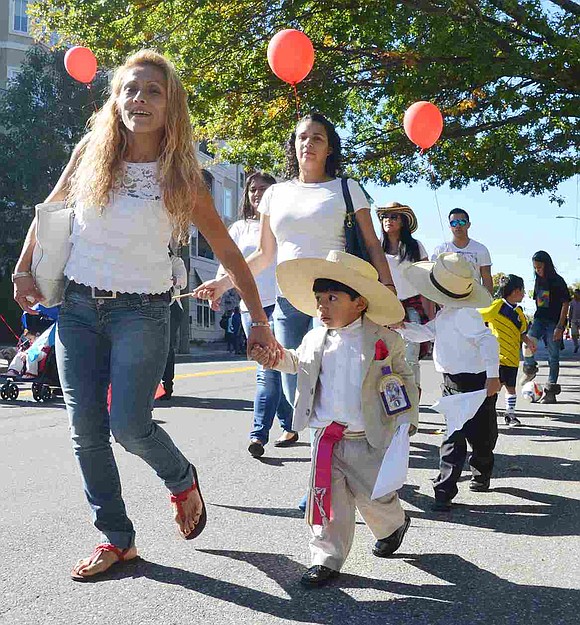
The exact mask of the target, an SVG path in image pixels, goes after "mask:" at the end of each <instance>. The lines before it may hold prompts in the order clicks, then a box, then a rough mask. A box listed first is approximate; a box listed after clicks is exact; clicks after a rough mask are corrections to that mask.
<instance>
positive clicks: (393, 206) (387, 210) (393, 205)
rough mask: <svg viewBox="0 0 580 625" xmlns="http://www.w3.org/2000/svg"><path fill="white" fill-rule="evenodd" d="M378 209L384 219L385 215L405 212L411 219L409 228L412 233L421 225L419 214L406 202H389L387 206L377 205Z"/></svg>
mask: <svg viewBox="0 0 580 625" xmlns="http://www.w3.org/2000/svg"><path fill="white" fill-rule="evenodd" d="M376 211H377V217H378V218H379V219H382V218H383V217H384V216H385V215H390V214H391V213H403V215H406V216H407V219H408V220H409V230H410V232H411V233H413V232H415V230H417V228H418V227H419V222H418V221H417V216H416V215H415V213H414V212H413V209H412V208H411V207H410V206H407V205H406V204H399V202H389V203H388V204H387V205H386V206H377V209H376Z"/></svg>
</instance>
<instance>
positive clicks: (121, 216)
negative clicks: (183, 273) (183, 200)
mask: <svg viewBox="0 0 580 625" xmlns="http://www.w3.org/2000/svg"><path fill="white" fill-rule="evenodd" d="M161 198H162V194H161V189H160V187H159V181H158V177H157V163H124V170H123V174H122V175H121V176H120V177H119V180H118V182H117V184H116V185H115V188H114V190H113V191H112V192H111V200H110V202H109V204H108V205H107V206H106V207H105V209H104V210H103V213H102V214H100V212H99V210H98V209H96V208H94V207H88V206H85V205H82V204H78V205H77V206H76V207H75V221H74V226H73V231H72V234H71V242H72V250H71V254H70V257H69V260H68V262H67V264H66V267H65V270H64V274H65V276H67V277H68V278H70V279H71V280H74V281H75V282H77V283H79V284H86V285H87V286H94V287H97V288H99V289H107V290H111V291H119V292H121V293H164V292H165V291H168V290H169V289H170V288H171V286H172V280H171V260H170V258H169V254H168V249H167V246H168V244H169V239H170V237H171V232H172V228H171V223H170V220H169V215H168V214H167V211H166V210H165V207H164V205H163V201H162V199H161Z"/></svg>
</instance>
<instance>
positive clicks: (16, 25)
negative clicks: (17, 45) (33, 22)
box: [12, 0, 28, 34]
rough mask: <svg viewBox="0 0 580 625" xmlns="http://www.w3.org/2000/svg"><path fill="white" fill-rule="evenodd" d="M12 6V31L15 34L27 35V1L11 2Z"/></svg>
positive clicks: (15, 0)
mask: <svg viewBox="0 0 580 625" xmlns="http://www.w3.org/2000/svg"><path fill="white" fill-rule="evenodd" d="M12 6H13V19H12V29H13V30H14V32H16V33H24V34H28V15H27V14H26V9H27V7H28V0H12Z"/></svg>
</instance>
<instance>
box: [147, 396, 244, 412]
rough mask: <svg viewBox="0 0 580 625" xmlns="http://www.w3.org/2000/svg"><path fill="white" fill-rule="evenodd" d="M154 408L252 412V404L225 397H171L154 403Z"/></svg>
mask: <svg viewBox="0 0 580 625" xmlns="http://www.w3.org/2000/svg"><path fill="white" fill-rule="evenodd" d="M155 408H156V409H157V408H200V409H204V410H241V411H243V412H250V411H251V412H253V411H254V402H253V401H250V400H248V399H228V398H227V397H189V396H187V395H184V396H179V395H173V396H172V397H171V399H170V400H169V401H156V402H155Z"/></svg>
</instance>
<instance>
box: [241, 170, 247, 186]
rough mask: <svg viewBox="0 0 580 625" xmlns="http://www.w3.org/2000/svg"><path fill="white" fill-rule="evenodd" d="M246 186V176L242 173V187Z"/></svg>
mask: <svg viewBox="0 0 580 625" xmlns="http://www.w3.org/2000/svg"><path fill="white" fill-rule="evenodd" d="M245 184H246V174H245V173H244V172H243V171H241V172H240V187H243V186H244V185H245Z"/></svg>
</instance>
